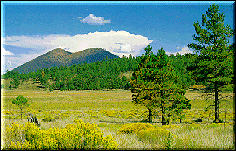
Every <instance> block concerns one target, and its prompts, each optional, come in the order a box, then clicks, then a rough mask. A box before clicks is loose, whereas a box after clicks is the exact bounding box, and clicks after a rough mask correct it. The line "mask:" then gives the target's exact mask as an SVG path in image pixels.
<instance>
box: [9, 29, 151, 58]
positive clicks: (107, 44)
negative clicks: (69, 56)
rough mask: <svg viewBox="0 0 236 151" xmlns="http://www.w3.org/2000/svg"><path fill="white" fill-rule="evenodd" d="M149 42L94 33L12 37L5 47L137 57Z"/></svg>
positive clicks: (126, 34)
mask: <svg viewBox="0 0 236 151" xmlns="http://www.w3.org/2000/svg"><path fill="white" fill-rule="evenodd" d="M151 42H152V40H148V38H147V37H143V36H141V35H134V34H130V33H129V32H126V31H110V32H94V33H88V34H78V35H75V36H69V35H48V36H43V37H40V36H32V37H31V36H12V37H6V39H5V44H6V45H12V46H17V47H22V48H32V49H40V50H46V49H47V50H52V49H54V48H66V50H67V51H70V52H77V51H83V50H85V49H87V48H104V49H106V50H107V51H110V52H111V53H113V54H116V55H118V56H121V53H125V55H126V56H129V54H131V55H133V56H136V55H139V50H140V49H143V48H145V47H146V46H147V45H148V44H150V43H151Z"/></svg>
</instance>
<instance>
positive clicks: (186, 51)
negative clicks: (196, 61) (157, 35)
mask: <svg viewBox="0 0 236 151" xmlns="http://www.w3.org/2000/svg"><path fill="white" fill-rule="evenodd" d="M177 49H180V47H177ZM177 53H179V54H180V55H184V54H187V53H191V54H192V53H193V51H191V50H190V49H189V48H188V47H187V46H184V47H182V48H181V50H180V51H177V52H174V53H172V52H166V54H167V55H171V54H173V55H176V54H177Z"/></svg>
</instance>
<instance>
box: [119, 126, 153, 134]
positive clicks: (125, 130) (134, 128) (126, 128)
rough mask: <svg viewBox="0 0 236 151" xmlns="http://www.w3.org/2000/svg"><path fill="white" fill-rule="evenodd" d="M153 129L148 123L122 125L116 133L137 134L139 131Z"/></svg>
mask: <svg viewBox="0 0 236 151" xmlns="http://www.w3.org/2000/svg"><path fill="white" fill-rule="evenodd" d="M149 128H153V125H152V124H150V123H130V124H124V125H123V126H122V127H121V128H120V129H119V131H118V133H126V134H129V133H137V132H138V131H140V130H145V129H149Z"/></svg>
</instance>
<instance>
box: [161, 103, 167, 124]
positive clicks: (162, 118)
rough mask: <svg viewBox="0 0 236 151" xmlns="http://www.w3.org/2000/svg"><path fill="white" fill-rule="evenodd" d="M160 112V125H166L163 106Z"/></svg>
mask: <svg viewBox="0 0 236 151" xmlns="http://www.w3.org/2000/svg"><path fill="white" fill-rule="evenodd" d="M161 112H162V117H161V123H162V125H166V123H167V122H166V119H165V116H164V114H165V111H164V107H163V106H162V107H161Z"/></svg>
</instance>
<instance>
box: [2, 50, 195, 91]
mask: <svg viewBox="0 0 236 151" xmlns="http://www.w3.org/2000/svg"><path fill="white" fill-rule="evenodd" d="M191 56H193V55H191V54H185V55H179V54H177V55H176V56H174V55H170V56H169V58H170V59H171V62H172V64H173V66H174V69H175V70H176V72H177V73H178V74H179V77H180V81H182V84H183V87H184V88H188V87H189V86H190V85H191V84H194V81H193V80H191V78H190V76H189V73H188V71H187V70H186V68H187V65H189V63H190V59H191ZM140 58H141V57H140V56H138V57H132V56H129V57H125V56H123V57H122V58H114V59H104V60H103V61H97V62H93V63H81V64H75V65H72V66H70V67H68V66H60V67H51V68H44V69H38V70H37V71H35V72H29V73H23V74H19V73H18V72H17V71H7V73H6V74H4V75H3V76H2V78H4V79H11V85H10V86H11V88H17V87H18V85H19V84H20V83H22V82H23V81H25V80H30V79H31V80H33V81H34V82H40V83H41V85H42V86H43V87H44V89H49V90H50V91H52V90H101V89H129V88H130V87H131V85H130V83H129V77H127V76H124V75H125V74H124V73H127V72H128V71H130V72H133V71H134V70H135V69H136V68H137V67H138V64H139V62H140Z"/></svg>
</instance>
